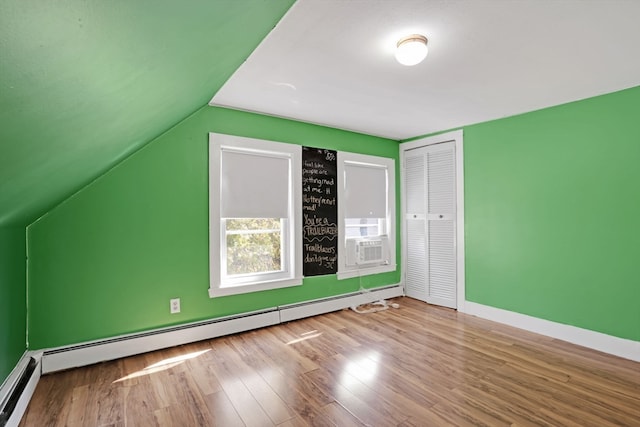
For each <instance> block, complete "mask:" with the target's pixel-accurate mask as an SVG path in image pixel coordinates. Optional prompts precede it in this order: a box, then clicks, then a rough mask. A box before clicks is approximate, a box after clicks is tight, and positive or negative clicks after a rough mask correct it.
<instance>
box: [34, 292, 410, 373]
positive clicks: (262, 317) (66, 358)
mask: <svg viewBox="0 0 640 427" xmlns="http://www.w3.org/2000/svg"><path fill="white" fill-rule="evenodd" d="M400 295H403V288H402V287H401V286H399V285H393V286H389V287H384V288H374V289H371V290H365V291H363V292H356V293H351V294H343V295H337V296H335V297H329V298H323V299H319V300H312V301H305V302H302V303H299V304H291V305H286V306H281V307H273V308H269V309H266V310H260V311H257V312H250V313H243V314H239V315H235V316H228V317H223V318H216V319H211V320H207V321H203V322H194V323H189V324H185V325H180V326H176V327H171V328H162V329H156V330H152V331H147V332H144V333H139V334H128V335H122V336H118V337H113V338H109V339H105V340H97V341H91V342H85V343H80V344H76V345H71V346H64V347H58V348H51V349H46V350H44V353H43V356H42V373H43V374H46V373H50V372H55V371H61V370H64V369H70V368H76V367H80V366H86V365H91V364H94V363H98V362H104V361H107V360H114V359H119V358H121V357H127V356H133V355H135V354H141V353H146V352H149V351H154V350H160V349H163V348H167V347H173V346H176V345H181V344H187V343H191V342H196V341H202V340H206V339H211V338H216V337H220V336H224V335H230V334H234V333H238V332H244V331H249V330H252V329H258V328H262V327H265V326H271V325H276V324H278V323H282V322H288V321H291V320H295V319H301V318H303V317H309V316H315V315H318V314H323V313H329V312H332V311H336V310H341V309H343V308H347V307H351V306H352V305H360V304H365V303H368V302H374V301H378V300H381V299H385V298H393V297H396V296H400Z"/></svg>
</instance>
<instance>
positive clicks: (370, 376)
mask: <svg viewBox="0 0 640 427" xmlns="http://www.w3.org/2000/svg"><path fill="white" fill-rule="evenodd" d="M379 366H380V353H378V352H377V351H370V352H369V353H367V354H365V355H363V356H361V357H359V358H357V359H355V360H353V361H349V362H347V363H346V365H345V367H344V369H343V370H342V375H341V378H340V382H341V383H342V384H344V385H345V386H347V387H348V386H349V385H353V383H354V382H356V381H357V382H361V383H363V384H367V385H371V384H373V383H375V379H376V375H377V374H378V368H379Z"/></svg>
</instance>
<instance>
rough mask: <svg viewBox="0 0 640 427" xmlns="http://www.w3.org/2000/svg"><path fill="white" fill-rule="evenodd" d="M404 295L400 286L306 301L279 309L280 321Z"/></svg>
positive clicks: (288, 320)
mask: <svg viewBox="0 0 640 427" xmlns="http://www.w3.org/2000/svg"><path fill="white" fill-rule="evenodd" d="M402 295H404V290H403V288H402V287H401V286H399V285H394V286H391V287H388V288H378V289H371V290H366V291H364V292H356V293H353V294H345V295H340V296H337V297H335V298H324V299H320V300H313V301H306V302H303V303H300V304H290V305H283V306H280V307H279V310H280V321H281V322H290V321H292V320H296V319H302V318H304V317H311V316H317V315H318V314H324V313H330V312H332V311H338V310H342V309H343V308H348V307H352V306H358V305H361V304H367V303H370V302H374V301H380V300H381V299H387V298H395V297H399V296H402Z"/></svg>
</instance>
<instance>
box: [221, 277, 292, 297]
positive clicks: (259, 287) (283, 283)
mask: <svg viewBox="0 0 640 427" xmlns="http://www.w3.org/2000/svg"><path fill="white" fill-rule="evenodd" d="M300 285H302V277H294V278H293V279H280V280H272V281H269V282H259V283H252V284H247V285H235V286H226V287H219V288H209V297H210V298H216V297H222V296H228V295H239V294H248V293H251V292H259V291H266V290H269V289H279V288H288V287H291V286H300Z"/></svg>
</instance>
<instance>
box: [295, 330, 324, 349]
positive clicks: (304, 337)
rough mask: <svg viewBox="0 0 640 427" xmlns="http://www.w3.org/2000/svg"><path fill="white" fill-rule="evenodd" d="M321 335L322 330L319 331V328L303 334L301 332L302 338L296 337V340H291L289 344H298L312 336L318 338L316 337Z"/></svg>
mask: <svg viewBox="0 0 640 427" xmlns="http://www.w3.org/2000/svg"><path fill="white" fill-rule="evenodd" d="M320 335H322V332H318V331H317V330H313V331H309V332H305V333H303V334H300V338H296V339H294V340H291V341H289V342H288V343H287V345H291V344H296V343H299V342H301V341H305V340H310V339H311V338H316V337H319V336H320Z"/></svg>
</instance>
